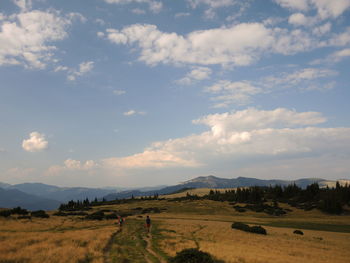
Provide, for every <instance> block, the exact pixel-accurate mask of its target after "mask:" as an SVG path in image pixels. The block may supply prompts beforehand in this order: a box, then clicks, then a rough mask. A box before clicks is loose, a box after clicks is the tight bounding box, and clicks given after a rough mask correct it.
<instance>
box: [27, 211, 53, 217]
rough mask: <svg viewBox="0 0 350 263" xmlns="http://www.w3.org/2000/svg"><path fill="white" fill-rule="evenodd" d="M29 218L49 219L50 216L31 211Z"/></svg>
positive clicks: (43, 212)
mask: <svg viewBox="0 0 350 263" xmlns="http://www.w3.org/2000/svg"><path fill="white" fill-rule="evenodd" d="M30 216H31V217H39V218H49V217H50V216H49V215H48V214H46V212H45V211H44V210H38V211H33V212H31V213H30Z"/></svg>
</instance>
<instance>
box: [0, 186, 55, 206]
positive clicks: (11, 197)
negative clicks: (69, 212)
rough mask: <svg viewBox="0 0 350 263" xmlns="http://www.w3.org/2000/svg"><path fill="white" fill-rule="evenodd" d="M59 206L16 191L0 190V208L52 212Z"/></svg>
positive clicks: (53, 201) (44, 199)
mask: <svg viewBox="0 0 350 263" xmlns="http://www.w3.org/2000/svg"><path fill="white" fill-rule="evenodd" d="M59 205H60V202H59V201H56V200H50V199H46V198H42V197H38V196H35V195H30V194H27V193H23V192H21V191H19V190H17V189H3V188H0V207H2V208H13V207H17V206H20V207H22V208H25V209H29V210H40V209H43V210H53V209H57V208H58V206H59Z"/></svg>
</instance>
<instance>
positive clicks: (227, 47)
mask: <svg viewBox="0 0 350 263" xmlns="http://www.w3.org/2000/svg"><path fill="white" fill-rule="evenodd" d="M330 29H331V24H329V23H326V24H324V25H321V26H319V27H316V28H314V32H312V34H310V32H309V31H308V30H302V29H299V28H297V29H292V30H290V29H287V28H280V27H274V28H269V27H267V26H265V25H264V24H263V23H241V24H235V25H232V26H229V27H221V28H214V29H208V30H198V31H193V32H191V33H189V34H187V35H179V34H177V33H174V32H173V33H166V32H162V31H160V30H159V29H158V28H157V26H155V25H149V24H134V25H131V26H127V27H124V28H123V29H121V30H117V29H112V28H109V29H107V30H106V33H105V34H104V36H105V37H106V39H108V40H109V41H110V42H111V43H114V44H118V45H130V46H132V47H134V46H136V47H138V49H139V50H140V55H139V60H140V61H143V62H145V63H146V64H148V65H157V64H159V63H163V64H173V65H186V64H190V65H197V66H198V65H201V66H204V65H205V66H208V65H222V66H227V65H229V66H247V65H250V64H252V63H254V62H255V61H257V60H259V59H260V57H261V56H262V55H264V54H268V53H277V54H283V55H292V54H296V53H299V52H305V51H310V50H313V49H316V48H320V47H326V46H344V45H347V44H348V43H350V29H347V30H346V31H345V32H342V33H337V34H333V35H331V36H330V37H329V38H328V39H321V38H320V37H321V36H322V35H323V34H325V33H327V32H329V31H330Z"/></svg>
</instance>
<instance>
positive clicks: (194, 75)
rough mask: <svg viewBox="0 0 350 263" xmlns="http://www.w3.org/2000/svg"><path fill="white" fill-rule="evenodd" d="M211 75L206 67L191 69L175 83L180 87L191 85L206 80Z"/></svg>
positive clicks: (210, 71)
mask: <svg viewBox="0 0 350 263" xmlns="http://www.w3.org/2000/svg"><path fill="white" fill-rule="evenodd" d="M211 73H212V70H211V69H210V68H207V67H193V69H192V70H191V71H190V72H189V73H187V74H186V76H185V77H184V78H182V79H179V80H177V81H176V82H177V83H179V84H181V85H191V84H193V83H194V82H196V81H200V80H204V79H208V78H209V77H210V75H211Z"/></svg>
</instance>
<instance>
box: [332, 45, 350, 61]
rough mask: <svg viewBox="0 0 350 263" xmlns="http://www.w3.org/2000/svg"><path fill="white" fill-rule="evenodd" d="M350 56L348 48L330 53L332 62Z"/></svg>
mask: <svg viewBox="0 0 350 263" xmlns="http://www.w3.org/2000/svg"><path fill="white" fill-rule="evenodd" d="M347 57H350V48H345V49H342V50H339V51H336V52H334V53H333V54H331V59H332V60H333V61H334V62H339V61H341V60H342V59H344V58H347Z"/></svg>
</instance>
